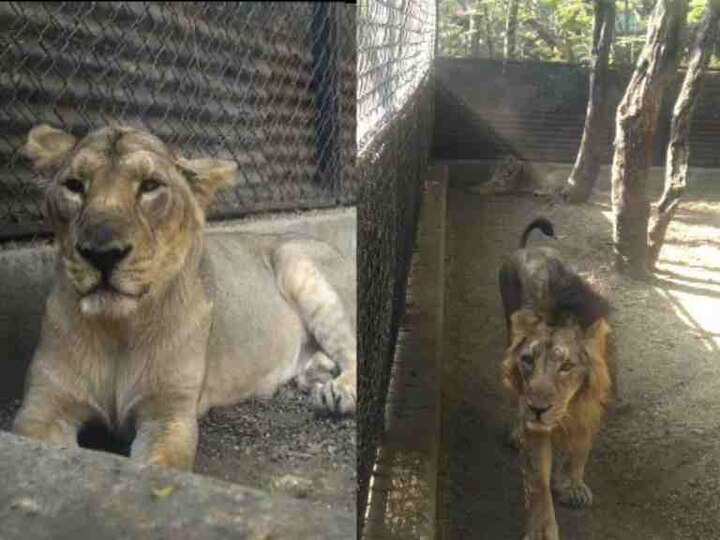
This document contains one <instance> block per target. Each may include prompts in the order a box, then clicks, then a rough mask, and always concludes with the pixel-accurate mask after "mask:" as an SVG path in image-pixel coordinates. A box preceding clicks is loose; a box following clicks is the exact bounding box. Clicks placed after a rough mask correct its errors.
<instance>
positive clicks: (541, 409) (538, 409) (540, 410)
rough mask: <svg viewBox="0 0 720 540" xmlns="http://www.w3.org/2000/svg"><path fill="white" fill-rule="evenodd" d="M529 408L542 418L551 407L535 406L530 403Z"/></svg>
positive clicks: (538, 417)
mask: <svg viewBox="0 0 720 540" xmlns="http://www.w3.org/2000/svg"><path fill="white" fill-rule="evenodd" d="M528 409H530V410H531V411H532V412H534V413H535V416H536V417H537V419H538V420H540V417H541V416H542V415H543V413H544V412H545V411H547V410H548V409H550V407H535V406H533V405H528Z"/></svg>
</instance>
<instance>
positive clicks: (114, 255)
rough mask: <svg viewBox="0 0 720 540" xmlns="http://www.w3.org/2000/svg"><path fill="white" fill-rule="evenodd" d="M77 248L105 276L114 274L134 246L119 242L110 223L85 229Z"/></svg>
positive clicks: (82, 231)
mask: <svg viewBox="0 0 720 540" xmlns="http://www.w3.org/2000/svg"><path fill="white" fill-rule="evenodd" d="M75 248H76V249H77V251H78V253H80V255H81V256H82V257H83V258H84V259H85V260H86V261H87V262H89V263H90V264H91V265H93V266H94V267H95V268H96V269H98V270H100V272H102V273H103V275H107V274H109V273H110V272H112V271H113V270H114V269H115V267H116V266H117V265H118V264H120V261H122V260H123V259H124V258H125V257H127V256H128V254H129V253H130V251H131V250H132V246H130V245H129V244H124V243H122V242H119V241H118V240H117V238H116V236H115V232H114V230H113V227H112V226H111V225H110V224H109V223H94V224H88V225H86V226H85V227H83V228H82V229H81V230H80V235H79V237H78V242H77V244H76V245H75Z"/></svg>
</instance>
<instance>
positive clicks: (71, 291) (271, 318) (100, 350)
mask: <svg viewBox="0 0 720 540" xmlns="http://www.w3.org/2000/svg"><path fill="white" fill-rule="evenodd" d="M26 150H27V153H28V155H29V156H30V158H31V159H32V160H33V162H34V164H35V166H36V167H39V168H40V169H42V170H44V171H45V172H47V173H49V174H50V175H51V176H52V181H51V183H50V184H49V186H48V188H47V195H46V213H47V215H48V218H49V220H50V222H51V224H52V226H53V229H54V232H55V239H56V244H57V246H58V251H59V255H60V257H59V261H58V263H59V264H58V270H57V275H56V280H55V283H54V286H53V289H52V291H51V293H50V296H49V297H48V300H47V304H46V310H45V316H44V320H43V323H42V330H41V336H40V342H39V344H38V347H37V350H36V352H35V355H34V358H33V360H32V363H31V365H30V369H29V374H28V381H27V387H26V392H25V398H24V402H23V405H22V408H21V409H20V411H19V413H18V416H17V418H16V420H15V430H16V431H17V432H18V433H20V434H23V435H26V436H30V437H33V438H36V439H40V440H44V441H50V442H53V443H57V444H61V445H67V446H75V445H77V435H78V431H79V429H80V428H81V427H82V426H83V425H84V424H86V423H88V422H90V421H97V420H100V421H102V422H104V424H105V425H106V426H108V427H109V428H110V429H111V430H113V431H114V432H115V433H117V434H120V435H123V436H126V437H127V438H128V439H130V440H132V446H131V448H130V455H131V457H132V458H135V459H139V460H142V461H146V462H149V463H156V464H162V465H166V466H169V467H176V468H180V469H192V466H193V462H194V458H195V451H196V446H197V437H198V425H197V418H198V417H199V416H200V415H202V414H203V413H205V412H206V411H207V410H208V409H209V408H210V407H213V406H216V405H225V404H232V403H236V402H238V401H240V400H243V399H245V398H248V397H250V396H270V395H272V393H273V392H274V390H275V389H276V388H277V387H278V386H279V385H281V384H283V383H285V382H286V381H288V380H290V379H291V378H293V377H295V376H297V377H298V380H299V382H301V383H302V384H305V385H313V388H314V389H315V393H314V401H315V404H316V406H317V407H319V408H321V409H324V410H326V411H329V412H331V413H340V414H344V413H352V412H353V411H354V409H355V402H356V381H355V376H356V339H355V265H354V264H353V262H352V261H350V260H347V259H345V258H344V257H342V255H341V254H340V253H339V252H338V251H337V250H335V249H334V248H333V247H331V246H329V245H327V244H325V243H323V242H320V241H317V240H311V239H303V238H299V237H287V236H275V235H251V234H244V235H239V234H236V233H217V234H214V235H213V234H209V235H207V236H205V235H204V234H203V229H204V223H205V210H206V208H207V207H208V205H209V203H210V201H211V199H212V196H213V194H214V192H215V190H216V189H217V188H218V187H220V186H221V185H223V184H225V183H227V182H229V181H231V180H232V179H233V177H234V173H235V170H236V165H235V164H234V163H231V162H226V161H220V160H216V159H185V158H183V157H181V156H179V155H176V154H175V153H174V152H172V151H171V150H170V149H168V148H167V147H166V146H165V145H164V144H163V143H162V142H161V141H160V140H159V139H158V138H156V137H154V136H153V135H151V134H150V133H148V132H146V131H143V130H141V129H134V128H131V127H126V126H118V125H111V126H109V127H105V128H102V129H99V130H97V131H94V132H91V133H90V134H88V135H87V136H86V137H85V138H83V139H82V140H80V141H77V140H76V139H75V138H74V137H73V136H71V135H69V134H67V133H64V132H62V131H60V130H57V129H54V128H52V127H49V126H46V125H41V126H37V127H35V128H33V129H32V130H31V131H30V134H29V136H28V141H27V147H26ZM333 375H336V377H334V378H333Z"/></svg>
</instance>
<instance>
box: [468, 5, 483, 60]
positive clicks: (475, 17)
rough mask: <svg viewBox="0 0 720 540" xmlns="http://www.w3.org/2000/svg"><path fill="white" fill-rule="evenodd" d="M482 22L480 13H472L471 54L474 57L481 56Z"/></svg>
mask: <svg viewBox="0 0 720 540" xmlns="http://www.w3.org/2000/svg"><path fill="white" fill-rule="evenodd" d="M480 23H481V20H480V15H479V14H478V13H473V14H472V15H470V56H471V57H472V58H477V57H478V56H480Z"/></svg>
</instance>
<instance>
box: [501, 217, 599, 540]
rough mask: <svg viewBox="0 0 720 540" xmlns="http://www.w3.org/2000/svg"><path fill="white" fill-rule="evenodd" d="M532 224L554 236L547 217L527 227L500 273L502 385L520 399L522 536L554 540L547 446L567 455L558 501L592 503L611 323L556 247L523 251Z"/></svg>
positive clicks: (517, 432)
mask: <svg viewBox="0 0 720 540" xmlns="http://www.w3.org/2000/svg"><path fill="white" fill-rule="evenodd" d="M536 227H539V228H541V229H542V231H543V232H544V233H545V234H547V235H549V236H552V235H553V227H552V224H551V223H550V222H549V221H547V220H545V219H539V220H535V221H533V222H532V223H531V224H530V225H529V226H528V227H527V228H526V229H525V232H524V233H523V235H522V239H521V242H520V250H518V252H516V253H515V254H514V255H513V256H512V257H511V258H510V260H508V261H507V262H506V263H505V264H504V265H503V267H502V268H501V270H500V289H501V294H502V299H503V305H504V307H505V313H506V317H507V319H508V328H509V341H510V343H509V346H508V349H507V352H506V355H505V359H504V360H503V366H502V367H503V384H504V386H505V387H506V388H507V389H509V390H510V391H511V392H512V394H513V396H515V397H516V398H517V400H518V419H519V426H518V427H517V428H516V430H515V433H514V436H515V437H516V438H517V439H519V442H520V446H521V447H522V450H523V463H524V465H523V476H524V483H525V504H526V507H527V509H528V522H527V528H526V533H527V535H526V538H533V539H543V540H544V539H557V538H558V537H559V536H558V527H557V522H556V520H555V511H554V508H553V502H552V495H551V489H550V477H551V469H552V460H553V449H559V450H562V451H564V452H565V453H566V455H567V458H568V459H567V462H566V463H565V464H563V465H564V466H560V467H557V475H556V478H555V482H554V491H555V493H556V494H557V496H558V499H559V501H560V502H561V503H563V504H567V505H570V506H576V507H579V506H586V505H589V504H591V502H592V492H591V491H590V488H588V486H587V485H586V484H585V482H584V479H583V477H584V472H585V463H586V461H587V458H588V455H589V452H590V449H591V446H592V439H593V437H594V436H595V435H596V433H597V431H598V430H599V428H600V422H601V420H602V416H603V412H604V408H605V404H606V403H607V401H608V397H609V392H610V388H611V380H610V375H609V372H608V361H607V339H608V337H609V334H610V327H609V326H608V324H607V322H606V316H607V313H608V311H609V306H608V304H607V302H606V301H605V300H604V299H603V298H601V297H600V296H599V295H598V294H597V293H595V292H594V291H593V290H592V289H591V288H590V287H589V286H588V285H587V284H586V283H584V282H583V281H582V280H581V279H580V277H579V276H577V274H575V273H574V272H573V271H572V270H571V269H569V268H568V267H567V266H566V265H565V264H563V263H562V261H560V259H559V257H558V255H557V252H556V251H555V250H553V249H550V248H534V249H526V248H525V243H526V241H527V237H528V235H529V233H530V232H531V231H532V230H533V229H534V228H536Z"/></svg>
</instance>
